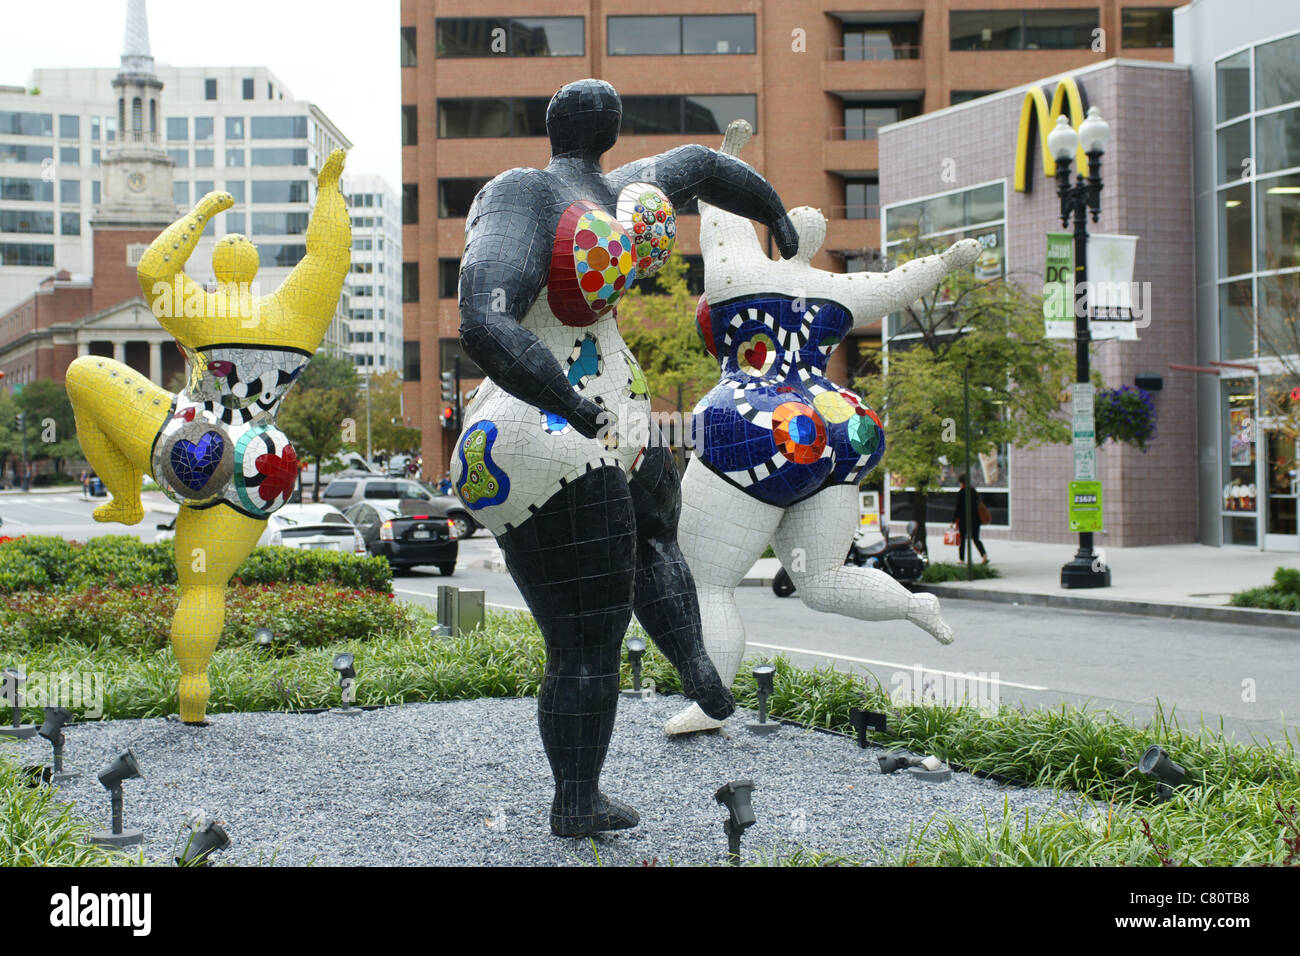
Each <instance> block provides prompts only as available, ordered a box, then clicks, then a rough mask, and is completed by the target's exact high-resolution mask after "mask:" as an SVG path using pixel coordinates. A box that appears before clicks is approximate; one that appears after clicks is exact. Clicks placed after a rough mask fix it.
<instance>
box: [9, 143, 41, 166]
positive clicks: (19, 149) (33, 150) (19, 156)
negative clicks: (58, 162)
mask: <svg viewBox="0 0 1300 956" xmlns="http://www.w3.org/2000/svg"><path fill="white" fill-rule="evenodd" d="M53 158H54V149H53V148H52V147H50V146H19V145H18V144H16V143H0V163H41V162H46V161H48V160H50V159H53Z"/></svg>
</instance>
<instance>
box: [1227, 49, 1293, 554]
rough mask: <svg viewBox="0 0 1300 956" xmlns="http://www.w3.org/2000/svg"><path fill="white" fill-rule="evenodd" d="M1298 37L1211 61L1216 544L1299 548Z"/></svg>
mask: <svg viewBox="0 0 1300 956" xmlns="http://www.w3.org/2000/svg"><path fill="white" fill-rule="evenodd" d="M1298 63H1300V34H1294V35H1291V36H1287V37H1283V38H1281V39H1277V40H1271V41H1269V42H1267V43H1258V44H1255V45H1254V46H1252V47H1250V48H1248V49H1245V50H1240V51H1238V52H1235V53H1232V54H1230V55H1227V56H1224V57H1221V58H1220V59H1218V60H1217V61H1216V62H1215V65H1214V71H1215V77H1214V93H1215V108H1214V116H1215V121H1216V127H1215V147H1216V156H1215V162H1216V169H1215V174H1216V175H1215V182H1216V187H1215V188H1216V192H1215V197H1214V199H1215V206H1216V208H1217V211H1218V222H1217V224H1216V227H1217V235H1216V248H1215V257H1216V259H1217V260H1218V269H1217V276H1218V330H1219V348H1218V357H1219V358H1220V359H1221V360H1224V361H1228V362H1233V361H1236V362H1239V363H1240V367H1232V366H1225V367H1222V370H1221V373H1220V375H1221V381H1220V395H1219V403H1220V404H1219V408H1220V426H1219V432H1220V435H1221V436H1222V448H1221V453H1222V457H1221V461H1222V471H1221V478H1222V486H1221V501H1220V520H1221V522H1222V541H1223V543H1224V544H1231V545H1243V546H1248V547H1256V548H1269V549H1274V548H1282V549H1285V550H1295V549H1297V548H1300V528H1297V524H1296V512H1297V507H1296V503H1297V497H1298V496H1297V492H1298V491H1300V486H1298V485H1300V483H1298V482H1297V468H1296V457H1297V456H1296V451H1297V449H1296V439H1295V436H1294V435H1292V434H1290V432H1289V431H1288V429H1287V428H1286V426H1285V424H1284V422H1285V421H1286V419H1287V418H1288V417H1289V416H1293V415H1294V411H1295V406H1296V405H1297V404H1298V403H1297V401H1296V400H1295V399H1292V398H1291V397H1290V396H1291V394H1292V389H1294V388H1295V387H1296V386H1298V385H1300V67H1298V66H1297V64H1298Z"/></svg>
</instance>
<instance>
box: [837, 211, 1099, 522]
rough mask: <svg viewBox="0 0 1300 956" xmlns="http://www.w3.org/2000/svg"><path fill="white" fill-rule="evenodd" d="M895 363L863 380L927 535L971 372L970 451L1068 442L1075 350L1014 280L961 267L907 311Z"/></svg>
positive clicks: (913, 252)
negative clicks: (1066, 403)
mask: <svg viewBox="0 0 1300 956" xmlns="http://www.w3.org/2000/svg"><path fill="white" fill-rule="evenodd" d="M943 248H946V242H945V243H942V244H941V243H939V242H935V241H930V240H923V239H919V238H917V237H916V236H913V237H912V238H910V239H908V240H906V241H905V242H904V243H903V245H902V247H901V250H902V251H901V252H900V253H899V255H898V256H897V260H898V261H897V264H899V265H901V264H902V263H903V262H907V261H909V260H911V259H914V258H919V257H921V256H928V255H934V254H936V253H938V252H942V251H943ZM888 344H889V352H888V361H887V367H886V369H885V370H884V371H873V372H870V373H869V374H867V375H866V376H865V377H862V378H859V379H857V380H856V382H855V386H856V388H857V389H858V390H859V391H860V392H861V393H862V396H863V398H865V399H866V400H867V402H868V404H870V405H871V406H872V407H874V408H876V409H879V410H880V411H881V413H882V414H883V415H884V416H885V419H886V429H885V434H886V445H885V456H884V459H883V460H882V462H881V467H882V468H883V469H884V470H887V471H888V472H889V473H890V474H891V476H893V477H894V479H895V480H896V481H901V482H902V484H903V485H904V487H912V488H914V489H915V490H914V492H913V498H912V502H913V514H914V515H915V518H916V521H917V524H918V526H919V536H920V538H921V540H924V538H925V521H926V517H927V514H926V509H927V502H928V496H929V492H930V490H931V489H932V488H934V487H936V486H937V485H938V482H939V480H940V477H941V474H942V463H941V461H940V459H941V458H942V459H944V460H946V461H947V462H948V463H950V464H951V465H952V466H953V467H955V468H957V469H960V467H961V463H962V462H964V461H965V460H966V452H967V449H966V443H965V416H964V405H963V403H964V394H963V385H962V380H963V373H964V372H966V371H967V370H968V371H969V377H970V406H971V409H970V454H971V457H975V456H978V455H980V454H986V455H987V454H994V453H996V451H997V448H998V446H999V445H1001V444H1003V443H1006V444H1013V445H1016V446H1018V447H1021V448H1032V447H1034V446H1035V445H1039V444H1044V443H1055V442H1066V441H1069V440H1070V437H1071V432H1070V425H1069V423H1068V422H1067V421H1066V420H1065V417H1064V416H1063V415H1062V413H1061V400H1062V395H1063V393H1065V391H1066V390H1067V388H1068V383H1069V382H1070V380H1071V378H1072V373H1073V371H1074V360H1073V355H1072V354H1071V352H1070V350H1069V349H1068V348H1066V347H1064V346H1063V345H1062V344H1058V343H1057V342H1055V341H1053V340H1050V339H1047V338H1046V337H1045V332H1044V326H1043V310H1042V299H1041V297H1039V296H1037V295H1032V294H1030V293H1028V292H1026V291H1025V290H1024V289H1023V288H1021V287H1020V286H1019V285H1016V284H1015V283H1014V282H1010V281H1007V280H1006V279H1002V278H997V279H977V278H976V277H975V274H974V270H973V269H964V270H962V271H960V272H957V273H953V274H951V275H949V276H948V277H947V278H945V279H944V281H943V282H942V283H940V285H939V287H938V288H937V289H935V290H934V291H933V292H931V293H929V294H928V295H925V296H922V297H921V298H920V299H918V300H917V301H916V302H915V303H914V304H913V305H911V306H910V307H908V308H906V309H904V310H903V311H902V312H901V313H899V324H898V331H897V333H896V334H895V335H894V336H893V337H891V338H890V339H889V343H888Z"/></svg>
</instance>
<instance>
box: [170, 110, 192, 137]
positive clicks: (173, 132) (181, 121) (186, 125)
mask: <svg viewBox="0 0 1300 956" xmlns="http://www.w3.org/2000/svg"><path fill="white" fill-rule="evenodd" d="M189 138H190V118H189V117H188V116H169V117H167V139H168V140H169V141H171V142H173V143H176V142H181V143H183V142H185V141H186V140H188V139H189Z"/></svg>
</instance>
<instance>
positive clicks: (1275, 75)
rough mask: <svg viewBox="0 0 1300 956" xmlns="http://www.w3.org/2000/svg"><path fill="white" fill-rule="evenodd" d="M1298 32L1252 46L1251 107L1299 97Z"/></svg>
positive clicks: (1265, 106) (1299, 60)
mask: <svg viewBox="0 0 1300 956" xmlns="http://www.w3.org/2000/svg"><path fill="white" fill-rule="evenodd" d="M1297 62H1300V34H1297V35H1295V36H1289V37H1284V38H1283V39H1281V40H1274V41H1273V42H1272V43H1265V44H1264V45H1263V46H1260V47H1256V49H1255V73H1256V80H1255V99H1256V102H1255V109H1257V110H1266V109H1268V108H1269V107H1270V106H1281V105H1282V104H1283V103H1293V102H1295V101H1296V100H1300V72H1297V71H1296V63H1297Z"/></svg>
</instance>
